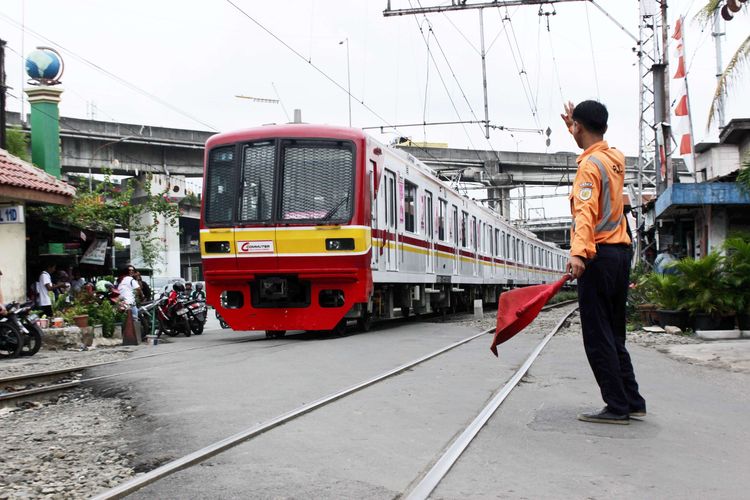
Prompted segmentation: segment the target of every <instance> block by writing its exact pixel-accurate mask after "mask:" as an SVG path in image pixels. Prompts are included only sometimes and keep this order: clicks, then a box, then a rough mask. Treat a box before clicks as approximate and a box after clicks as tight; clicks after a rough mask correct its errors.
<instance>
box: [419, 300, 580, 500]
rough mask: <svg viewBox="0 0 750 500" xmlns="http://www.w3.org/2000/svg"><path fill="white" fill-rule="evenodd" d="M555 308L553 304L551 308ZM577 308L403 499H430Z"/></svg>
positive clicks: (549, 335) (574, 309)
mask: <svg viewBox="0 0 750 500" xmlns="http://www.w3.org/2000/svg"><path fill="white" fill-rule="evenodd" d="M554 305H556V304H554ZM577 309H578V307H577V306H576V307H574V308H572V309H571V310H570V311H568V313H567V314H566V315H565V316H563V318H562V319H561V320H560V321H559V322H558V323H557V324H556V325H555V327H554V328H553V329H552V330H551V331H550V332H549V333H548V334H547V335H546V336H545V337H544V339H542V341H541V342H540V343H539V345H537V346H536V348H535V349H534V350H533V351H532V352H531V354H530V355H529V357H528V358H526V361H525V362H524V364H523V365H521V367H520V368H519V369H518V370H517V371H516V373H515V374H514V375H513V377H512V378H511V379H510V380H509V381H508V382H507V383H506V384H505V385H504V386H503V388H502V389H500V391H499V392H498V393H497V394H496V395H495V396H494V397H493V398H492V400H491V401H490V402H489V403H488V404H487V406H485V407H484V408H483V409H482V411H481V412H480V413H479V415H477V417H476V418H475V419H474V421H473V422H472V423H471V424H469V426H468V427H467V428H466V429H465V430H464V432H462V433H461V435H460V436H458V437H457V438H456V439H455V440H454V441H453V443H452V444H451V446H450V447H449V448H448V449H447V450H446V451H445V453H444V454H443V455H442V456H441V457H440V459H438V461H437V462H436V463H435V465H434V466H433V467H432V468H431V469H430V470H429V471H428V472H427V474H425V475H424V477H423V478H422V480H421V481H420V482H419V483H418V484H417V485H416V486H415V487H414V488H413V489H412V490H411V491H410V492H409V493H408V495H407V496H406V499H407V500H422V499H426V498H427V497H429V496H430V493H432V491H433V490H434V489H435V487H437V485H438V484H439V483H440V481H441V480H442V479H443V478H444V477H445V475H446V474H447V473H448V471H449V470H450V469H451V467H453V464H455V463H456V461H457V460H458V458H459V457H460V456H461V454H462V453H463V452H464V450H466V448H467V447H468V446H469V444H470V443H471V442H472V440H473V439H474V438H475V437H476V435H477V434H478V433H479V431H480V430H481V429H482V427H484V425H485V424H486V423H487V421H488V420H489V419H490V417H491V416H492V415H493V414H494V413H495V411H497V409H498V408H499V407H500V405H501V404H502V403H503V401H505V398H506V397H508V395H509V394H510V393H511V391H512V390H513V389H514V388H515V387H516V386H517V385H518V383H519V382H520V381H521V379H522V378H523V376H524V375H526V372H527V371H528V370H529V368H530V367H531V364H532V363H533V362H534V361H535V360H536V358H537V357H538V356H539V353H541V352H542V349H544V347H545V346H546V345H547V343H548V342H549V341H550V339H551V338H552V336H553V335H554V334H555V333H557V331H558V330H559V329H560V327H561V326H562V325H563V324H564V323H565V321H566V320H567V319H568V318H569V317H570V315H571V314H573V313H574V312H575V311H576V310H577Z"/></svg>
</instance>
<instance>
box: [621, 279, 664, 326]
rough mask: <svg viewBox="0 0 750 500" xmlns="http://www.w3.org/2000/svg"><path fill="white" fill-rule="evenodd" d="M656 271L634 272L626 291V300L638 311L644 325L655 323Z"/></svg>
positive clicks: (657, 318) (656, 319)
mask: <svg viewBox="0 0 750 500" xmlns="http://www.w3.org/2000/svg"><path fill="white" fill-rule="evenodd" d="M657 277H658V275H657V274H656V273H646V274H636V275H635V276H634V279H632V280H631V285H630V289H629V291H628V302H629V304H631V306H632V307H633V308H634V309H635V311H637V312H638V314H639V315H640V317H641V322H642V323H643V324H644V325H656V324H658V323H659V317H658V315H657V313H656V311H657V310H658V309H659V306H658V304H657V303H656V299H655V295H656V280H657Z"/></svg>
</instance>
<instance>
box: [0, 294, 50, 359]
mask: <svg viewBox="0 0 750 500" xmlns="http://www.w3.org/2000/svg"><path fill="white" fill-rule="evenodd" d="M33 305H34V303H33V302H26V303H24V304H19V303H17V302H12V303H10V304H8V305H6V306H5V309H6V310H7V311H8V316H7V317H8V320H9V321H10V322H11V323H13V324H14V325H15V326H16V329H17V330H18V331H19V332H20V333H21V338H22V341H23V345H22V346H21V351H20V353H19V354H20V355H21V356H33V355H34V354H36V353H37V352H39V349H40V348H41V347H42V329H41V328H39V325H37V324H36V320H37V319H38V316H37V315H36V314H32V313H31V309H32V307H33Z"/></svg>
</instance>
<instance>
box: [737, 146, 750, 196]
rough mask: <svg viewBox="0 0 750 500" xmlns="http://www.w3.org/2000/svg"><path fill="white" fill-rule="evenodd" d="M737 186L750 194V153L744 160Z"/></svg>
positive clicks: (738, 175)
mask: <svg viewBox="0 0 750 500" xmlns="http://www.w3.org/2000/svg"><path fill="white" fill-rule="evenodd" d="M737 184H739V186H740V189H741V190H742V191H744V192H746V193H750V153H748V154H746V155H745V157H744V158H743V159H742V165H741V166H740V173H739V174H737Z"/></svg>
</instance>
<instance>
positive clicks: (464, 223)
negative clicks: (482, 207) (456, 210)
mask: <svg viewBox="0 0 750 500" xmlns="http://www.w3.org/2000/svg"><path fill="white" fill-rule="evenodd" d="M468 225H469V214H467V213H466V212H463V211H462V212H461V247H462V248H466V231H467V229H468V228H467V227H466V226H468Z"/></svg>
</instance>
